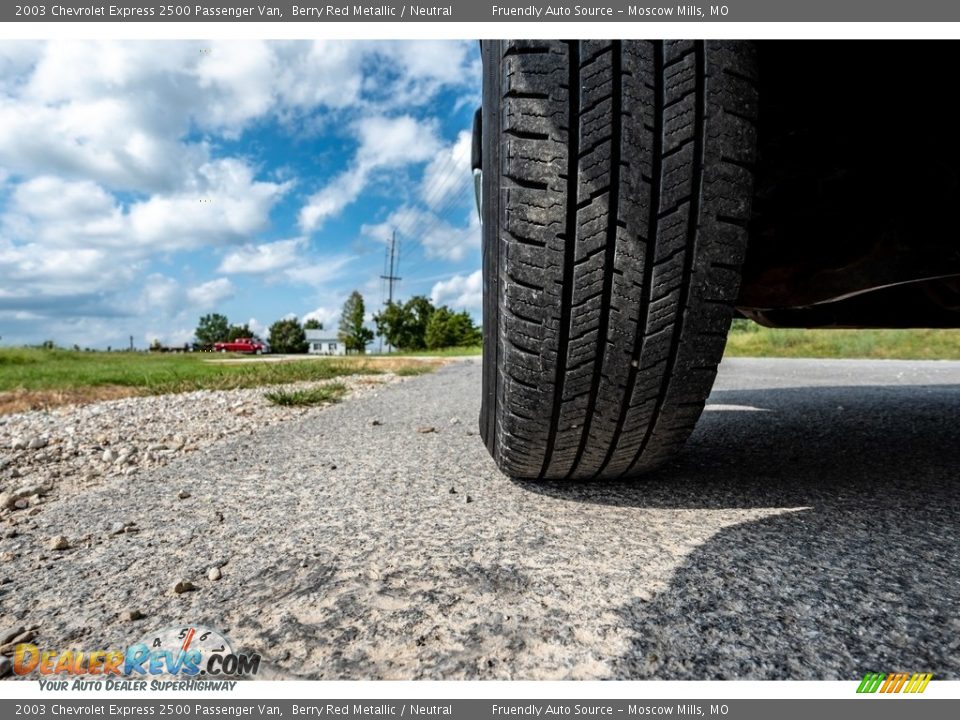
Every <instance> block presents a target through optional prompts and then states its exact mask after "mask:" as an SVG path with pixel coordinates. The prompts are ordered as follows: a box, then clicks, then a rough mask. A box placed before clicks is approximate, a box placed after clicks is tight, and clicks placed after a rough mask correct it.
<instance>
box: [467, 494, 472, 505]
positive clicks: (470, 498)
mask: <svg viewBox="0 0 960 720" xmlns="http://www.w3.org/2000/svg"><path fill="white" fill-rule="evenodd" d="M467 502H468V503H471V502H473V496H472V495H467Z"/></svg>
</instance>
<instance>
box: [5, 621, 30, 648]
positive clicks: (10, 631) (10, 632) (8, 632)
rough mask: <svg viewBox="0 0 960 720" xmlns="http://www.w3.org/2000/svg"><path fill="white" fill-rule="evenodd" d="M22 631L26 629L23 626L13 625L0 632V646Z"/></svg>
mask: <svg viewBox="0 0 960 720" xmlns="http://www.w3.org/2000/svg"><path fill="white" fill-rule="evenodd" d="M24 630H26V628H25V627H23V625H13V626H11V627H7V628H4V629H3V630H0V645H6V644H7V643H8V642H10V641H11V640H13V639H14V638H15V637H16V636H17V635H19V634H20V633H22V632H23V631H24Z"/></svg>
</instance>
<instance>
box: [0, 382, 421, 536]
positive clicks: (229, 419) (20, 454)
mask: <svg viewBox="0 0 960 720" xmlns="http://www.w3.org/2000/svg"><path fill="white" fill-rule="evenodd" d="M405 380H406V378H402V377H398V376H397V375H395V374H393V373H385V374H380V375H360V376H351V377H344V378H336V379H333V380H325V381H320V382H304V383H291V384H286V385H274V386H270V387H267V388H252V389H240V390H217V391H211V390H201V391H197V392H191V393H181V394H175V395H156V396H147V397H131V398H124V399H122V400H110V401H105V402H99V403H94V404H90V405H83V406H73V407H61V408H57V409H54V410H49V411H31V412H25V413H18V414H13V415H6V416H0V517H2V516H4V515H8V514H11V513H18V512H19V511H25V513H26V514H27V515H32V514H35V513H36V512H38V508H39V507H40V506H41V505H42V504H44V503H45V502H49V501H50V500H52V499H54V498H55V497H57V496H62V495H69V494H72V493H78V492H83V491H85V490H88V489H90V488H92V487H95V486H97V485H99V484H102V483H103V482H105V481H107V480H109V479H111V478H115V477H118V476H123V477H127V478H132V476H135V475H137V474H143V473H145V472H148V471H150V470H151V469H154V468H157V467H161V466H164V465H166V464H168V463H170V462H171V461H172V460H174V459H176V458H180V457H182V456H184V455H189V454H190V453H194V452H196V451H198V450H201V449H202V448H205V447H208V446H209V445H211V444H213V443H216V442H220V441H222V440H224V439H225V438H230V437H234V436H238V435H251V434H253V433H255V432H257V431H258V430H260V429H262V428H264V427H267V426H270V425H275V424H277V423H282V422H289V421H291V420H303V419H305V418H308V417H310V416H312V415H315V414H316V413H318V412H322V411H323V409H324V406H321V407H319V408H299V407H279V406H277V405H275V404H273V403H271V402H269V401H268V400H267V399H266V397H265V396H266V394H267V393H269V392H275V391H277V390H280V389H283V390H302V389H307V388H312V387H318V386H322V385H328V384H337V383H342V384H343V385H346V386H347V389H348V392H349V394H350V395H351V396H353V397H364V396H366V395H368V394H370V393H375V392H376V391H377V390H378V388H381V387H383V386H386V385H390V384H392V383H397V382H404V381H405ZM183 492H186V491H183ZM185 497H189V494H188V493H187V494H186V496H185ZM181 499H185V498H181Z"/></svg>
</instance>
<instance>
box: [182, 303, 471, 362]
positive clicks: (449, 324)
mask: <svg viewBox="0 0 960 720" xmlns="http://www.w3.org/2000/svg"><path fill="white" fill-rule="evenodd" d="M365 318H366V307H365V304H364V300H363V295H361V294H360V293H359V292H357V291H356V290H354V291H353V292H352V293H351V294H350V297H348V298H347V300H346V302H345V303H344V304H343V310H342V313H341V315H340V325H339V328H338V332H337V339H338V340H339V341H340V342H342V343H343V344H344V347H345V348H346V350H347V352H353V353H364V352H366V349H367V345H369V344H370V343H371V342H372V341H373V339H374V337H375V334H374V331H373V330H371V329H370V328H368V327H367V326H366V322H365ZM373 321H374V324H375V326H376V336H378V337H382V338H383V339H384V340H385V341H386V342H387V344H388V345H390V346H392V347H394V348H396V349H398V350H440V349H442V348H448V347H457V346H472V345H479V344H480V340H481V333H480V328H478V327H477V326H476V325H475V324H474V322H473V319H472V318H471V317H470V315H469V314H468V313H467V312H466V311H461V312H454V311H453V310H451V309H450V308H449V307H447V306H446V305H441V306H440V307H435V306H434V305H433V303H432V302H431V301H430V299H429V298H427V297H424V296H422V295H416V296H414V297H412V298H410V299H409V300H407V301H406V302H405V303H397V302H390V303H387V305H386V307H385V308H384V309H383V310H381V311H380V312H379V313H377V314H376V315H374V316H373ZM323 329H324V328H323V323H321V322H320V321H318V320H316V319H313V318H310V319H308V320H306V321H305V322H303V323H301V322H300V321H299V320H298V319H297V318H296V317H288V318H282V319H280V320H277V321H276V322H275V323H273V324H272V325H270V328H269V329H268V331H267V338H266V340H267V342H268V343H269V345H270V349H271V350H272V351H273V352H277V353H293V354H296V353H305V352H307V349H308V347H309V343H308V342H307V335H306V331H307V330H323ZM194 335H195V337H196V341H197V346H198V347H200V348H211V347H213V345H214V343H218V342H232V341H234V340H237V339H238V338H255V339H257V340H263V338H261V337H259V336H258V335H257V334H256V333H255V332H253V330H251V329H250V326H249V324H248V323H244V324H243V325H233V324H231V323H230V321H229V319H228V318H227V316H226V315H223V314H221V313H209V314H207V315H204V316H203V317H201V318H200V322H199V323H198V324H197V329H196V331H195V333H194Z"/></svg>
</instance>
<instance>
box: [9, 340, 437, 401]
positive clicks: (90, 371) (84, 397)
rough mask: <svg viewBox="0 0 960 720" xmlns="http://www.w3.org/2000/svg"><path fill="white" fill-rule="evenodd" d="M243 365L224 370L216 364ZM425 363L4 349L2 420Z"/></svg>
mask: <svg viewBox="0 0 960 720" xmlns="http://www.w3.org/2000/svg"><path fill="white" fill-rule="evenodd" d="M224 358H226V359H236V360H239V362H230V363H221V362H210V361H211V360H216V361H219V360H222V359H224ZM424 364H425V363H424V361H418V360H408V361H404V360H403V359H402V358H395V359H387V358H384V359H374V358H370V359H367V358H363V357H350V358H336V359H326V358H324V359H303V360H291V361H284V362H259V361H257V360H254V359H252V358H243V357H242V356H230V355H226V356H221V355H216V356H213V355H210V354H206V353H196V354H192V353H191V354H166V353H163V354H159V353H157V354H154V353H124V352H110V353H108V352H92V353H87V352H76V351H73V350H42V349H39V348H0V414H3V413H9V412H17V411H19V410H25V409H30V408H40V407H55V406H58V405H65V404H70V403H76V402H93V401H97V400H106V399H113V398H120V397H129V396H132V395H158V394H164V393H176V392H189V391H193V390H230V389H234V388H249V387H261V386H266V385H280V384H285V383H295V382H303V381H317V380H329V379H331V378H338V377H344V376H347V375H358V374H366V375H375V374H380V373H383V372H387V371H393V372H398V373H403V374H419V373H421V372H426V371H428V370H429V369H432V366H431V367H429V368H423V367H422V366H423V365H424Z"/></svg>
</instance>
